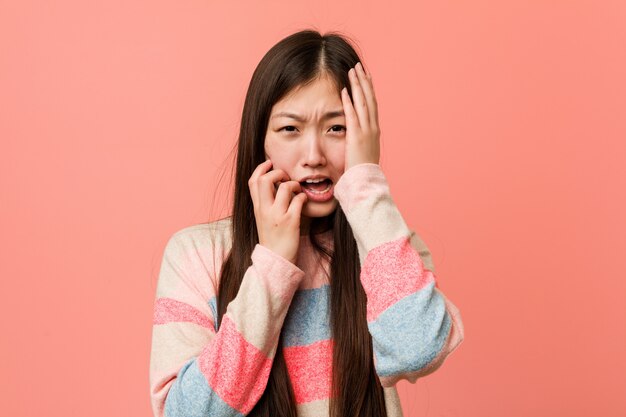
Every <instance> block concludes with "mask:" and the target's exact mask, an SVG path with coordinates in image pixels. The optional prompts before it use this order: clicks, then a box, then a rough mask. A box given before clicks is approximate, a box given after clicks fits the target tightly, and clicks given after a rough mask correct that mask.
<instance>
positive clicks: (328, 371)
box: [150, 163, 463, 417]
mask: <svg viewBox="0 0 626 417" xmlns="http://www.w3.org/2000/svg"><path fill="white" fill-rule="evenodd" d="M334 195H335V198H336V199H337V200H338V202H339V204H340V205H341V208H342V209H343V211H344V213H345V214H346V217H347V219H348V222H349V223H350V226H351V227H352V230H353V233H354V236H355V239H356V242H357V246H358V253H359V262H360V265H361V276H360V279H361V282H362V284H363V288H364V289H365V293H366V295H367V323H368V328H369V332H370V334H371V337H372V342H373V348H374V365H375V369H376V372H377V374H378V376H379V378H380V383H381V385H382V386H383V389H384V393H385V401H386V408H387V414H388V416H389V417H402V416H403V414H402V408H401V404H400V399H399V397H398V392H397V389H396V383H397V382H398V381H400V380H407V381H409V382H410V383H415V381H416V380H417V379H418V378H421V377H424V376H426V375H428V374H430V373H432V372H434V371H435V370H436V369H437V368H439V367H440V366H441V365H442V363H443V362H444V361H445V360H446V358H447V357H448V356H449V355H450V354H451V353H452V352H453V351H454V350H455V349H456V348H457V347H458V346H459V345H460V344H461V342H462V341H463V323H462V320H461V315H460V312H459V310H458V308H457V307H456V306H455V305H454V304H453V303H452V302H451V301H450V300H449V299H448V298H447V297H446V296H445V295H444V294H443V292H442V291H441V290H440V289H439V287H438V284H437V280H436V277H435V275H434V271H435V268H434V265H433V263H432V258H431V254H430V251H429V250H428V248H427V246H426V245H425V243H424V242H423V241H422V239H421V238H420V237H419V236H418V235H417V234H416V233H415V232H414V231H413V230H411V229H410V228H409V227H408V226H407V224H406V223H405V221H404V219H403V217H402V215H401V214H400V212H399V210H398V208H397V206H396V204H395V203H394V201H393V199H392V198H391V194H390V190H389V185H388V183H387V180H386V178H385V176H384V174H383V171H382V169H381V167H380V166H379V165H378V164H372V163H364V164H359V165H355V166H353V167H351V168H349V169H348V170H346V171H345V172H344V173H343V175H342V176H341V178H340V179H339V181H338V182H337V183H336V184H335V189H334ZM231 221H232V218H230V217H229V218H225V219H221V220H218V221H215V222H212V223H208V224H200V225H194V226H189V227H186V228H184V229H181V230H179V231H177V232H176V233H174V234H173V235H172V236H171V238H170V239H169V241H168V243H167V245H166V247H165V251H164V254H163V260H162V262H161V269H160V273H159V279H158V283H157V291H156V299H155V303H154V320H153V329H152V350H151V357H150V395H151V403H152V409H153V413H154V415H155V417H165V416H167V417H188V416H200V415H207V416H208V415H210V416H216V417H217V416H224V417H226V416H245V415H247V414H249V413H250V411H251V410H252V408H253V407H254V406H255V404H256V403H257V402H258V400H259V399H260V397H261V395H262V394H263V392H264V390H265V387H266V385H267V381H268V378H269V374H270V370H271V368H272V361H273V358H274V357H275V355H276V350H277V349H282V352H283V355H284V357H285V362H286V364H287V370H288V374H289V377H290V380H291V384H292V386H293V388H294V392H295V400H296V403H297V410H298V415H299V416H301V417H309V416H311V417H313V416H316V417H317V416H325V415H326V416H327V415H328V414H329V394H330V389H331V381H332V356H333V338H332V337H331V329H330V325H329V319H330V311H329V309H328V305H329V304H328V303H329V296H330V293H329V290H330V282H329V279H328V274H329V265H328V262H327V261H326V262H322V263H319V262H318V259H317V258H316V257H315V252H314V251H313V248H312V245H311V242H310V241H309V240H308V237H307V236H301V238H300V239H301V241H300V247H299V250H298V258H297V260H296V262H295V263H291V262H289V261H288V260H287V259H285V258H283V257H282V256H280V255H278V254H276V253H275V252H273V251H272V250H270V249H268V248H267V247H265V246H263V245H261V244H257V245H256V246H255V247H254V250H253V252H252V256H251V258H252V259H251V261H252V265H251V266H250V267H249V268H248V269H247V271H246V273H245V275H244V277H243V281H242V283H241V287H240V289H239V292H238V294H237V296H236V297H235V299H233V300H232V301H231V302H230V304H229V305H228V307H227V310H226V314H225V315H224V316H223V318H222V323H221V326H220V328H219V330H218V329H217V323H216V316H217V304H216V289H217V284H218V283H219V277H218V276H217V275H218V274H219V271H220V267H221V264H222V262H223V260H224V259H225V256H226V255H227V254H228V251H229V250H230V248H231V246H232V241H231V236H230V222H231ZM210 236H213V239H211V238H210ZM319 236H320V239H322V240H323V241H325V242H327V243H329V244H331V247H332V231H327V232H324V233H322V234H320V235H319ZM281 332H282V336H283V339H282V340H283V343H282V346H278V339H279V336H280V335H281Z"/></svg>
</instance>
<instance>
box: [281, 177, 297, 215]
mask: <svg viewBox="0 0 626 417" xmlns="http://www.w3.org/2000/svg"><path fill="white" fill-rule="evenodd" d="M301 191H302V185H301V184H300V183H299V182H298V181H287V182H283V183H282V184H280V185H279V186H278V191H277V192H276V199H275V200H274V207H276V208H277V209H278V211H279V212H280V213H286V212H287V209H288V208H289V202H290V201H291V200H292V199H293V197H294V196H293V194H296V195H299V194H301Z"/></svg>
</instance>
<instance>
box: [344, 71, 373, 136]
mask: <svg viewBox="0 0 626 417" xmlns="http://www.w3.org/2000/svg"><path fill="white" fill-rule="evenodd" d="M348 74H349V78H350V85H351V86H352V98H353V102H354V109H355V110H356V114H357V115H358V118H359V125H360V126H361V127H362V128H365V127H368V126H369V124H370V121H369V113H368V110H367V102H366V101H365V96H364V95H363V89H362V88H361V83H360V82H359V77H358V76H357V74H356V70H355V69H354V68H350V71H349V72H348Z"/></svg>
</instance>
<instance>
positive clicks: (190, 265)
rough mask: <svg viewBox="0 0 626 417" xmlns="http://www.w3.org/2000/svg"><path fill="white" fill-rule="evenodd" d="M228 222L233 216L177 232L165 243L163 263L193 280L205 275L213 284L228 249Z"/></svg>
mask: <svg viewBox="0 0 626 417" xmlns="http://www.w3.org/2000/svg"><path fill="white" fill-rule="evenodd" d="M231 222H232V217H225V218H222V219H219V220H215V221H212V222H207V223H199V224H194V225H191V226H186V227H184V228H182V229H179V230H176V231H175V232H173V233H172V235H171V236H170V238H169V240H168V242H167V244H166V247H165V252H164V255H163V257H164V261H166V262H169V263H171V264H173V265H178V266H179V267H180V268H181V270H184V271H185V272H187V273H188V274H190V275H191V277H193V278H198V277H202V276H204V277H206V276H207V275H208V276H209V277H210V278H211V280H212V281H213V283H215V282H216V277H217V275H218V272H219V271H220V269H221V266H222V262H223V261H224V259H225V257H226V255H227V254H228V251H230V248H231Z"/></svg>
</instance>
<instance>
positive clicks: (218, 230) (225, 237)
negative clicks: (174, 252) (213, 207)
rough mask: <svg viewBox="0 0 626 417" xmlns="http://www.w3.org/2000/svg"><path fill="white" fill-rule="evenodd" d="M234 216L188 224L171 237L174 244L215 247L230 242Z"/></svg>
mask: <svg viewBox="0 0 626 417" xmlns="http://www.w3.org/2000/svg"><path fill="white" fill-rule="evenodd" d="M231 223H232V217H224V218H222V219H218V220H215V221H212V222H207V223H199V224H194V225H191V226H186V227H184V228H182V229H179V230H177V231H175V232H174V233H173V234H172V236H171V237H170V243H172V244H173V245H187V246H189V245H191V246H194V247H202V248H215V247H216V246H224V245H229V244H230V237H231Z"/></svg>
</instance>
